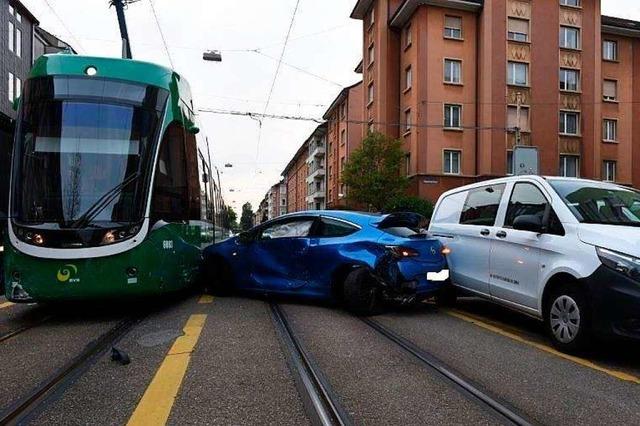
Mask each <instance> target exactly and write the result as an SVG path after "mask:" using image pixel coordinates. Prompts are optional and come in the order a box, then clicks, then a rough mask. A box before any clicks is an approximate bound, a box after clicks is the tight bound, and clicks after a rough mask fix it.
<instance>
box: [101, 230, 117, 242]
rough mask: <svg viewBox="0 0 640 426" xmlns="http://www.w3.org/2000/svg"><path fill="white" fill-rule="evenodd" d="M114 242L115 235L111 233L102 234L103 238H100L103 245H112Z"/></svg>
mask: <svg viewBox="0 0 640 426" xmlns="http://www.w3.org/2000/svg"><path fill="white" fill-rule="evenodd" d="M115 242H116V233H115V232H113V231H109V232H107V233H106V234H104V237H102V244H103V245H107V244H113V243H115Z"/></svg>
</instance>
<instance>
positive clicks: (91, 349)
mask: <svg viewBox="0 0 640 426" xmlns="http://www.w3.org/2000/svg"><path fill="white" fill-rule="evenodd" d="M141 320H142V317H140V316H136V317H130V318H126V319H124V320H122V321H119V322H118V323H117V324H116V325H115V326H113V327H112V328H111V329H109V330H108V331H107V332H105V333H103V334H102V335H101V336H99V337H98V338H97V339H96V340H94V341H92V342H91V343H89V344H88V345H87V346H86V347H85V349H84V350H83V351H82V352H81V353H80V354H79V355H78V356H76V357H75V358H73V359H72V360H70V361H69V362H67V363H66V364H65V365H63V366H62V367H61V368H59V369H58V370H57V371H55V372H54V373H53V374H52V375H50V376H49V377H48V378H47V379H45V380H44V381H43V382H42V383H40V384H39V385H38V386H36V387H35V388H34V389H32V390H31V391H30V392H29V393H28V394H26V395H24V396H22V397H21V398H20V399H19V400H17V401H15V402H14V403H13V404H11V405H10V406H9V407H8V408H7V409H5V410H4V411H2V412H0V425H16V424H24V423H28V422H29V420H30V418H31V416H32V415H34V414H36V413H38V412H39V410H40V409H42V408H44V407H45V406H46V404H47V402H48V400H49V398H50V397H51V396H53V395H55V394H57V393H59V392H64V390H66V389H68V388H69V387H70V386H72V385H73V383H75V382H76V380H77V379H78V378H79V377H81V376H82V374H83V373H84V372H85V371H86V370H87V369H88V368H89V367H91V366H92V365H93V364H94V363H95V362H96V361H97V360H98V359H99V358H100V357H101V356H102V355H103V354H104V353H105V352H106V351H108V350H109V349H111V347H113V345H115V344H116V343H117V342H118V341H119V340H120V339H121V338H123V337H124V336H125V335H126V334H127V333H128V332H129V331H130V330H131V329H132V328H133V327H134V326H135V325H136V324H138V323H139V322H140V321H141Z"/></svg>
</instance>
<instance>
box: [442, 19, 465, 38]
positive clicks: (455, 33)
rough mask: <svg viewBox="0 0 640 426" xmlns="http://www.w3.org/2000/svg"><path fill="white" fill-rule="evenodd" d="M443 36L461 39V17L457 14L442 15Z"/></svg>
mask: <svg viewBox="0 0 640 426" xmlns="http://www.w3.org/2000/svg"><path fill="white" fill-rule="evenodd" d="M444 36H445V38H455V39H458V40H461V39H462V18H461V17H459V16H445V17H444Z"/></svg>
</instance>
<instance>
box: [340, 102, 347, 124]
mask: <svg viewBox="0 0 640 426" xmlns="http://www.w3.org/2000/svg"><path fill="white" fill-rule="evenodd" d="M345 118H347V105H346V104H342V105H340V119H342V120H344V119H345Z"/></svg>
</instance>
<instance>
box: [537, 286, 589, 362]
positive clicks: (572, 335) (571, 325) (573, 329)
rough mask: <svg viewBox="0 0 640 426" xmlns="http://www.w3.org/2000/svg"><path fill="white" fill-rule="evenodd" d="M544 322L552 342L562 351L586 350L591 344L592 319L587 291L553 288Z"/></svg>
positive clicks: (574, 288) (566, 287) (564, 287)
mask: <svg viewBox="0 0 640 426" xmlns="http://www.w3.org/2000/svg"><path fill="white" fill-rule="evenodd" d="M544 312H545V325H546V327H547V332H548V333H549V337H550V338H551V341H552V342H553V345H554V346H555V347H556V348H558V349H559V350H561V351H563V352H568V353H577V352H582V351H584V350H585V349H586V348H587V347H588V346H589V344H590V343H591V318H590V311H589V304H588V303H587V297H586V295H585V293H584V291H582V290H580V289H579V288H576V287H574V286H563V287H560V288H558V289H556V290H554V291H553V292H552V293H551V295H550V296H549V298H548V299H547V302H546V306H545V310H544Z"/></svg>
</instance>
